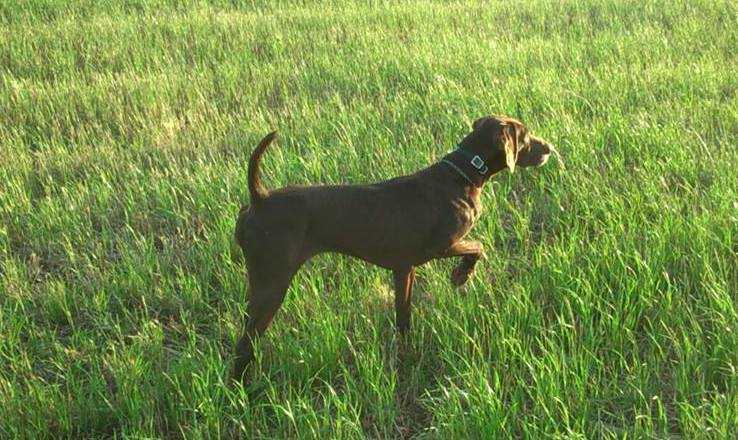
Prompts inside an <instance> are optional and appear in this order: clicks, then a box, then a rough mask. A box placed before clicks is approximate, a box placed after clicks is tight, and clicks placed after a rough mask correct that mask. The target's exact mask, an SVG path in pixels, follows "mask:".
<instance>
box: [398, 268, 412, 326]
mask: <svg viewBox="0 0 738 440" xmlns="http://www.w3.org/2000/svg"><path fill="white" fill-rule="evenodd" d="M392 275H393V278H394V281H395V323H396V324H397V330H398V331H399V332H400V333H406V332H407V330H408V329H409V328H410V301H411V300H412V296H413V281H415V268H414V267H412V266H410V267H408V268H405V269H395V270H394V271H392Z"/></svg>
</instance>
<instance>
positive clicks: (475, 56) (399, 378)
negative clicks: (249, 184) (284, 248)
mask: <svg viewBox="0 0 738 440" xmlns="http://www.w3.org/2000/svg"><path fill="white" fill-rule="evenodd" d="M737 71H738V4H737V3H736V2H735V1H712V0H701V1H685V0H679V1H676V0H675V1H666V0H663V1H648V2H641V1H621V0H585V1H564V2H548V1H543V0H540V1H529V2H524V3H519V2H420V1H413V2H364V1H355V2H349V1H334V2H313V1H302V2H286V1H285V2H280V1H254V2H248V1H245V2H231V1H225V0H222V1H214V2H206V1H195V0H193V1H188V0H182V1H174V0H172V1H158V2H144V1H135V0H130V1H121V2H102V1H101V2H97V1H91V0H89V1H86V0H77V1H64V0H31V1H18V2H13V1H10V2H3V3H2V4H0V76H1V80H0V278H1V279H2V281H1V283H0V289H1V290H0V437H2V438H16V437H18V438H23V437H25V438H39V437H68V438H82V437H95V438H99V437H110V436H117V437H133V438H141V437H166V438H170V437H187V438H200V437H203V438H217V437H245V438H274V439H280V438H293V437H304V438H362V437H371V438H407V437H429V438H439V439H462V438H485V439H490V438H498V437H514V438H519V437H527V438H544V437H546V438H550V437H558V438H626V437H627V438H667V437H671V436H674V437H682V438H716V439H727V438H736V437H738V371H737V369H738V333H737V332H738V293H737V290H738V268H737V266H736V265H737V263H738V166H736V160H737V159H738V151H737V150H738V147H737V145H738V75H736V72H737ZM490 113H503V114H508V115H511V116H515V117H518V118H520V119H522V120H523V121H525V122H526V123H527V124H528V126H529V127H530V128H531V129H532V130H533V131H534V132H535V133H537V134H539V135H541V136H542V137H544V138H546V139H549V140H551V141H552V142H554V144H555V145H556V146H557V147H558V149H559V150H560V152H561V154H562V156H563V159H564V160H563V161H560V162H557V161H555V160H552V161H551V162H550V163H549V165H547V166H546V167H544V168H542V169H539V170H533V171H527V170H522V171H521V172H516V173H515V174H513V175H509V174H503V175H500V176H499V177H497V178H496V179H495V180H494V182H493V183H491V184H490V185H488V186H487V187H486V189H485V191H484V193H485V194H484V198H483V200H484V205H485V212H484V214H483V216H482V219H481V222H480V223H478V224H477V225H476V227H475V229H474V230H473V232H472V234H471V236H472V237H473V238H475V239H479V240H481V241H482V242H483V244H484V246H485V247H486V249H487V254H488V258H487V260H485V261H483V263H481V265H480V266H479V269H478V271H477V272H476V274H475V276H474V278H473V279H472V280H471V281H470V283H469V284H468V285H467V286H466V287H464V288H463V289H462V290H461V291H457V290H455V289H453V288H452V287H451V285H450V283H449V281H448V275H449V273H450V271H451V268H452V267H453V264H454V263H455V262H452V261H445V262H434V263H431V264H428V265H426V266H423V267H421V268H420V269H419V271H418V277H419V279H418V281H417V282H416V290H415V301H414V315H413V325H414V327H413V332H412V334H411V336H410V337H409V339H408V341H405V342H404V343H402V342H403V341H399V340H398V339H397V337H396V335H395V332H394V327H393V326H394V311H393V306H392V290H391V277H390V276H389V274H388V273H387V272H385V271H384V270H381V269H378V268H375V267H371V266H368V265H366V264H364V263H361V262H359V261H356V260H351V259H348V258H344V257H339V256H335V255H326V256H321V257H319V258H316V259H314V260H312V261H311V262H310V263H309V264H307V265H306V266H305V267H304V269H303V270H302V271H301V272H300V273H299V274H298V276H297V277H296V279H295V281H294V283H293V285H292V287H291V288H290V291H289V293H288V298H287V301H286V303H285V305H284V307H283V308H282V310H281V311H280V313H279V314H278V316H277V318H276V320H275V323H274V325H273V326H272V327H271V328H270V331H269V332H268V333H267V336H266V337H265V338H263V339H262V340H261V341H260V343H259V347H258V351H259V353H260V358H259V360H258V362H257V363H256V365H255V366H254V368H253V370H252V377H253V383H252V385H251V387H250V388H248V389H246V390H244V389H243V388H242V387H235V388H229V387H228V386H226V383H227V375H228V368H229V364H230V360H231V353H232V347H233V345H234V343H235V340H236V338H237V337H238V336H240V332H241V325H242V319H243V315H244V313H245V305H246V304H245V284H246V283H245V276H244V269H243V267H242V265H241V263H240V262H239V261H238V259H237V258H235V257H237V254H232V252H231V237H232V233H233V228H234V222H235V216H236V213H237V211H238V209H239V207H240V204H241V202H247V201H248V195H247V194H248V191H247V188H246V160H247V157H248V154H249V153H250V151H251V149H252V148H253V147H254V146H255V144H256V142H257V141H258V140H259V139H260V138H261V137H262V136H263V135H264V134H266V133H267V132H268V131H271V130H272V129H279V130H280V134H281V138H280V140H279V141H278V145H277V146H275V147H274V148H272V149H270V150H269V152H268V153H267V155H266V159H265V163H264V179H265V180H266V183H267V186H268V187H270V188H274V187H278V186H281V185H285V184H288V183H295V184H305V183H312V182H323V183H337V182H355V183H363V182H369V181H375V180H380V179H384V178H388V177H392V176H395V175H398V174H401V173H409V172H412V171H414V170H416V169H418V168H420V167H423V166H425V165H427V164H430V163H432V162H433V161H435V160H438V159H439V158H440V157H441V156H442V155H443V154H444V153H445V152H447V151H449V150H451V149H452V148H453V147H454V145H455V142H456V141H458V140H459V139H460V138H461V137H462V136H463V135H464V134H465V133H466V131H467V130H468V129H469V125H470V122H471V121H472V120H474V119H475V118H476V117H479V116H482V115H485V114H490Z"/></svg>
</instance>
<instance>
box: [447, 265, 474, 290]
mask: <svg viewBox="0 0 738 440" xmlns="http://www.w3.org/2000/svg"><path fill="white" fill-rule="evenodd" d="M472 272H474V269H472V268H469V267H468V266H466V265H464V264H459V265H458V266H456V267H455V268H454V270H453V271H451V284H453V285H454V286H456V287H461V286H463V285H464V284H466V282H467V281H469V277H471V274H472Z"/></svg>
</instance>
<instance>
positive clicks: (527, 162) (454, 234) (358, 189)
mask: <svg viewBox="0 0 738 440" xmlns="http://www.w3.org/2000/svg"><path fill="white" fill-rule="evenodd" d="M275 135H276V132H273V133H270V134H268V135H267V136H266V137H265V138H264V139H262V141H261V143H259V146H258V147H257V148H256V150H254V152H253V154H252V155H251V160H250V162H249V175H248V182H249V192H250V194H251V206H250V207H244V208H242V209H241V212H240V214H239V216H238V221H237V224H236V241H237V242H238V244H239V246H240V247H241V249H242V250H243V253H244V256H245V260H246V265H247V268H248V272H249V280H248V281H249V292H250V297H249V304H248V317H247V319H246V323H245V330H244V335H243V337H242V338H241V339H240V341H239V342H238V345H237V347H236V362H235V365H234V371H233V373H234V376H235V378H241V377H242V375H243V371H244V369H245V368H246V366H247V365H248V364H249V363H250V362H251V361H252V360H253V357H254V354H253V339H254V338H255V337H256V336H258V335H259V334H261V333H262V332H264V330H265V329H266V328H267V327H268V326H269V323H270V322H271V321H272V317H273V316H274V313H275V312H276V311H277V309H279V306H280V305H281V304H282V300H284V296H285V293H286V292H287V288H288V287H289V285H290V281H291V280H292V277H293V276H294V275H295V273H296V272H297V270H298V269H299V268H300V266H301V265H302V264H303V263H304V262H305V261H306V260H307V259H308V258H310V257H312V256H314V255H316V254H318V253H321V252H340V253H342V254H346V255H351V256H354V257H357V258H360V259H362V260H364V261H368V262H370V263H373V264H376V265H378V266H381V267H384V268H387V269H390V270H392V273H393V276H394V284H395V313H396V323H397V328H398V329H399V331H400V332H405V331H406V330H407V329H408V328H409V326H410V299H411V296H412V288H413V279H414V278H415V266H418V265H420V264H423V263H425V262H427V261H429V260H432V259H434V258H447V257H462V258H461V262H460V263H459V265H458V266H457V267H456V268H455V269H454V270H453V272H452V274H451V281H452V282H453V283H454V284H455V285H457V286H460V285H462V284H464V283H465V282H466V281H467V280H468V279H469V276H470V275H471V273H472V271H473V269H474V265H475V263H476V262H477V260H479V258H480V257H481V256H482V252H483V250H482V245H481V243H479V242H478V241H467V240H463V239H462V238H463V237H464V235H466V233H467V232H469V229H471V227H472V225H473V223H474V221H475V220H476V219H477V217H478V216H479V211H480V203H479V193H480V188H481V187H482V185H483V184H484V183H485V182H486V181H487V180H488V179H489V178H490V177H492V176H493V175H495V174H496V173H498V172H500V171H502V170H504V169H505V168H508V169H509V170H510V171H513V170H514V168H515V166H519V167H531V166H540V165H543V164H544V163H546V161H547V160H548V156H549V154H550V153H551V151H552V147H551V145H550V144H548V143H547V142H545V141H543V140H542V139H539V138H536V137H534V136H531V135H529V134H528V130H527V129H526V128H525V126H524V125H523V124H522V123H520V122H519V121H516V120H515V119H512V118H507V117H489V116H488V117H484V118H481V119H478V120H476V121H475V122H474V124H473V131H472V132H471V133H469V134H468V135H467V136H466V137H465V138H464V139H463V140H462V141H461V142H460V143H459V146H458V149H456V150H455V151H454V152H452V153H450V154H448V155H446V156H445V157H444V158H443V159H442V160H441V161H440V162H438V163H435V164H433V165H431V166H429V167H428V168H425V169H423V170H420V171H418V172H417V173H415V174H412V175H409V176H403V177H397V178H395V179H391V180H387V181H384V182H380V183H375V184H372V185H332V186H308V187H295V186H289V187H286V188H282V189H279V190H276V191H267V190H266V189H265V188H264V187H263V186H262V184H261V182H260V180H259V163H260V161H261V156H262V154H263V153H264V151H265V150H266V148H267V146H268V145H269V143H270V142H271V141H272V140H273V139H274V137H275Z"/></svg>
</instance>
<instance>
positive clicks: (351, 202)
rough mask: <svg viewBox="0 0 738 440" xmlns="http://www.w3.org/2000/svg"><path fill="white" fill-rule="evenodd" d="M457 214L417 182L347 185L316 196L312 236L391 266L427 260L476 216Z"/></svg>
mask: <svg viewBox="0 0 738 440" xmlns="http://www.w3.org/2000/svg"><path fill="white" fill-rule="evenodd" d="M347 188H348V189H347ZM455 214H456V213H455V212H453V208H451V207H450V205H448V204H439V203H437V200H432V199H431V200H429V199H428V198H427V197H419V196H418V191H417V188H413V187H412V186H405V187H395V188H391V187H390V188H381V187H380V188H376V187H371V186H368V187H343V188H341V189H340V191H338V190H336V191H332V192H330V193H328V194H326V196H324V197H322V198H317V197H316V198H315V200H313V203H312V206H311V209H310V217H311V219H310V221H309V227H308V236H309V237H310V239H311V240H312V241H313V244H314V245H315V246H316V247H317V248H319V249H321V250H324V251H333V252H339V253H342V254H346V255H350V256H353V257H356V258H360V259H362V260H365V261H367V262H370V263H372V264H376V265H378V266H381V267H385V268H390V269H392V268H397V267H405V266H408V265H417V264H421V263H424V262H426V261H428V260H430V259H431V258H433V257H434V256H435V255H436V254H437V253H439V252H440V251H441V250H443V249H445V248H446V247H448V246H450V245H451V244H452V243H453V242H454V241H455V240H456V239H458V238H459V237H460V236H461V235H463V234H465V233H466V231H468V229H469V227H470V226H471V221H473V219H471V221H470V220H469V219H467V218H466V217H464V218H461V217H459V216H457V215H455ZM467 223H468V224H467Z"/></svg>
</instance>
